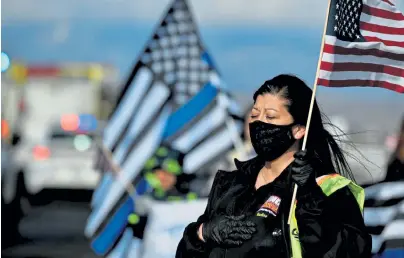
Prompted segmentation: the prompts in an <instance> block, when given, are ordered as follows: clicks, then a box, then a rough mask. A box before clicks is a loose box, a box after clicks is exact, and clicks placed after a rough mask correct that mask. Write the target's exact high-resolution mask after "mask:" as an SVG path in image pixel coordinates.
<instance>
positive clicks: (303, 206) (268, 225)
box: [176, 75, 372, 258]
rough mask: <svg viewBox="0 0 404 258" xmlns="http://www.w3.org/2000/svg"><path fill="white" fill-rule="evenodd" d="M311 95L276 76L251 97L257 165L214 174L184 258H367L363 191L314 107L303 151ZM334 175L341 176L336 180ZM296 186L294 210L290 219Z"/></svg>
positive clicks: (186, 237) (184, 242) (181, 252)
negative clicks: (203, 209)
mask: <svg viewBox="0 0 404 258" xmlns="http://www.w3.org/2000/svg"><path fill="white" fill-rule="evenodd" d="M311 96H312V91H311V89H310V88H309V87H308V86H307V85H306V84H305V83H304V82H303V81H302V80H300V79H299V78H297V77H295V76H291V75H279V76H276V77H274V78H273V79H271V80H268V81H266V82H264V84H263V85H262V86H261V87H260V88H259V89H258V90H257V91H256V92H255V94H254V97H253V100H254V107H253V109H252V111H251V120H250V124H249V129H250V137H251V142H252V145H253V147H254V150H255V152H256V153H257V157H255V158H253V159H251V160H248V161H245V162H239V161H236V162H235V163H236V167H237V170H235V171H233V172H231V173H228V172H225V171H219V172H217V174H216V177H215V179H214V182H213V186H212V190H211V192H210V195H209V199H208V203H207V207H206V210H205V212H204V213H203V214H202V215H201V216H200V217H199V218H198V220H197V221H196V222H194V223H191V224H189V225H188V226H187V227H186V229H185V231H184V234H183V238H182V239H181V241H180V243H179V245H178V247H177V252H176V257H177V258H182V257H187V258H188V257H231V258H237V257H240V258H241V257H253V258H260V257H282V258H290V257H293V258H302V257H303V258H317V257H327V258H337V257H338V258H339V257H345V258H365V257H366V258H367V257H370V255H371V246H372V243H371V237H370V235H369V234H368V233H367V232H366V228H365V225H364V221H363V217H362V209H363V199H364V191H363V189H362V188H361V187H360V186H358V185H356V184H355V183H354V182H353V181H352V180H350V179H349V178H352V172H351V170H350V168H349V166H348V164H347V162H346V159H345V157H344V155H343V153H342V151H341V149H340V147H339V146H338V144H337V143H336V141H335V139H334V138H333V136H332V135H331V134H330V133H329V132H328V131H327V130H326V129H324V126H323V122H322V117H321V113H320V109H319V107H318V105H317V103H314V107H313V113H312V118H311V126H310V131H309V132H308V142H307V151H301V148H302V141H303V137H304V136H305V134H306V128H305V125H306V121H307V117H308V113H309V106H310V101H311ZM336 173H338V174H336ZM294 184H297V185H298V191H297V196H296V197H297V202H296V203H293V205H292V213H291V224H290V225H288V215H289V210H290V208H291V199H292V193H293V186H294Z"/></svg>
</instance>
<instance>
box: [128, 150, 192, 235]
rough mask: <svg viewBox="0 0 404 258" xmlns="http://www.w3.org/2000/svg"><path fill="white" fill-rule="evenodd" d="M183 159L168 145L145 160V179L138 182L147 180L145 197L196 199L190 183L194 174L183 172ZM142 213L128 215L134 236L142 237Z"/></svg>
mask: <svg viewBox="0 0 404 258" xmlns="http://www.w3.org/2000/svg"><path fill="white" fill-rule="evenodd" d="M183 161H184V154H183V153H181V152H179V151H177V150H174V149H172V148H169V147H168V146H161V147H160V148H158V149H157V151H156V153H155V154H154V155H153V157H151V158H150V159H149V160H148V161H147V162H146V164H145V168H144V174H145V175H144V178H145V181H143V182H140V183H141V184H143V183H145V182H147V185H148V186H144V187H148V188H149V192H150V193H149V194H146V198H150V197H151V198H152V199H153V200H156V201H165V202H170V201H177V200H183V199H188V200H193V199H196V198H197V197H198V195H197V194H196V193H194V192H192V191H191V183H192V181H193V180H194V179H195V178H196V176H195V175H194V174H185V173H183V169H182V166H183ZM140 187H143V186H140ZM146 191H147V190H146ZM146 206H147V204H146ZM146 210H147V207H146ZM142 213H144V214H142V215H137V214H131V215H130V216H129V225H130V227H131V228H132V230H133V232H134V233H133V234H134V236H135V237H136V238H139V239H143V234H144V230H145V228H146V225H147V218H148V215H147V211H146V213H145V212H142ZM133 218H135V219H133Z"/></svg>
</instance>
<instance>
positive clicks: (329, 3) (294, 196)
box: [288, 0, 331, 225]
mask: <svg viewBox="0 0 404 258" xmlns="http://www.w3.org/2000/svg"><path fill="white" fill-rule="evenodd" d="M330 8H331V0H329V1H328V8H327V16H326V19H325V22H324V29H323V37H322V40H321V48H320V55H319V58H318V62H317V71H316V77H315V78H314V85H313V93H312V94H311V102H310V108H309V114H308V116H307V122H306V133H305V135H304V138H303V145H302V150H305V149H306V145H307V137H308V135H309V129H310V121H311V115H312V113H313V106H314V101H315V99H316V91H317V80H318V77H319V74H320V65H321V60H322V59H323V49H324V39H325V35H326V32H327V27H328V18H329V15H330ZM297 188H298V187H297V185H296V184H295V186H294V188H293V195H292V202H291V203H290V209H289V218H288V224H289V225H290V220H291V219H292V209H293V205H294V203H295V202H296V193H297Z"/></svg>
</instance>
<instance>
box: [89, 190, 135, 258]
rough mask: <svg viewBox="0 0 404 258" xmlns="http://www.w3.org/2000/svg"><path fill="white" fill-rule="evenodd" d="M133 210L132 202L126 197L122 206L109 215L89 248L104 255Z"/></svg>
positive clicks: (123, 227)
mask: <svg viewBox="0 0 404 258" xmlns="http://www.w3.org/2000/svg"><path fill="white" fill-rule="evenodd" d="M133 211H134V203H133V200H132V199H131V198H130V197H127V199H126V201H125V202H124V203H123V204H122V206H121V207H120V208H119V209H118V210H117V211H116V212H115V214H114V215H113V216H112V217H111V219H110V221H109V222H108V224H107V225H106V227H105V228H104V229H103V230H102V232H101V233H100V234H99V235H98V236H97V237H96V238H95V239H94V240H93V241H92V243H91V248H92V249H93V250H94V252H95V253H96V254H97V255H105V254H106V253H107V252H108V250H109V249H110V248H111V247H112V246H113V244H114V242H115V240H116V239H117V238H118V237H119V235H120V234H121V232H122V231H123V230H124V229H125V227H126V224H127V219H128V215H129V214H130V213H132V212H133Z"/></svg>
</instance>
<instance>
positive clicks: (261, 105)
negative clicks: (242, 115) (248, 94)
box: [250, 93, 293, 125]
mask: <svg viewBox="0 0 404 258" xmlns="http://www.w3.org/2000/svg"><path fill="white" fill-rule="evenodd" d="M287 104H288V101H287V100H286V99H284V98H283V97H280V96H278V95H272V94H269V93H267V94H264V95H258V97H257V99H256V101H255V104H254V107H253V108H252V110H251V117H250V123H252V122H255V121H257V120H260V121H262V122H264V123H271V124H275V125H289V124H291V123H293V117H292V115H291V114H290V113H289V111H288V109H287Z"/></svg>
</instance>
